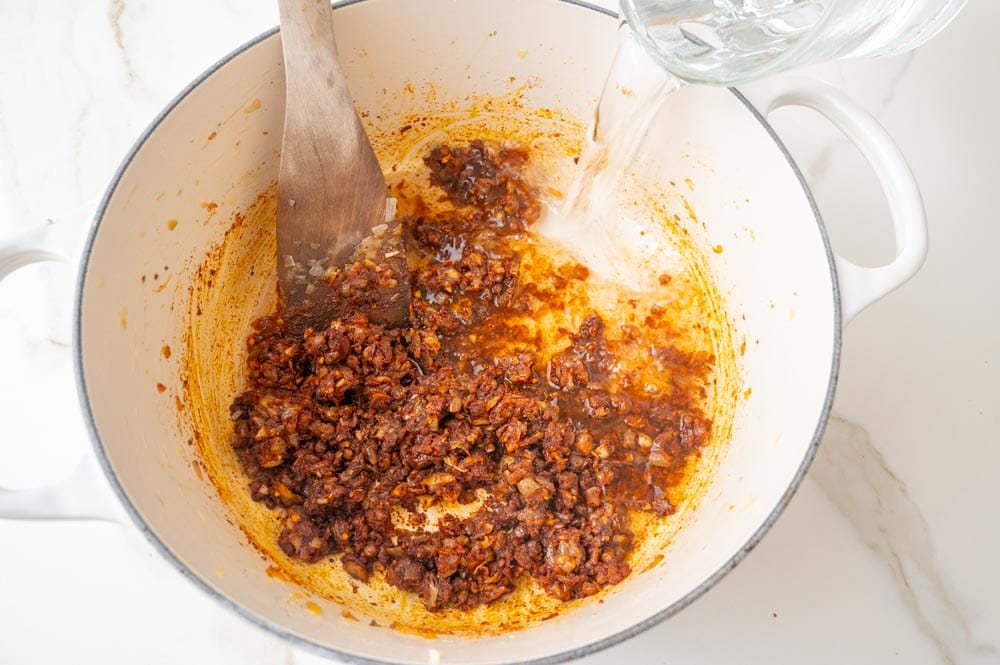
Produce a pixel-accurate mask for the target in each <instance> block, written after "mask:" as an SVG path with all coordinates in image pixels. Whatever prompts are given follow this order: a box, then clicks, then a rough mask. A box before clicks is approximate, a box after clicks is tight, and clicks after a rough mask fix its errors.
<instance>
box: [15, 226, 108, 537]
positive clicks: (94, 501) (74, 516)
mask: <svg viewBox="0 0 1000 665" xmlns="http://www.w3.org/2000/svg"><path fill="white" fill-rule="evenodd" d="M55 246H56V238H55V233H54V232H53V225H51V224H49V225H46V226H42V227H39V228H36V229H32V230H30V231H28V232H26V233H22V234H20V235H17V236H14V237H13V238H10V239H8V240H6V241H0V281H3V280H4V279H5V278H6V277H7V276H8V275H10V274H11V273H12V272H14V271H15V270H17V269H19V268H23V267H25V266H27V265H30V264H32V263H40V262H42V261H58V262H62V263H69V262H70V259H69V258H68V257H69V252H66V251H62V250H59V249H55ZM3 445H4V444H3V443H2V442H0V446H3ZM0 519H14V520H100V521H105V522H115V523H119V524H125V523H126V522H127V517H126V515H125V513H124V511H123V510H122V507H121V505H120V504H119V502H118V501H117V500H116V499H115V498H114V496H113V495H112V494H111V491H110V490H109V489H108V486H107V482H106V481H105V480H104V478H103V476H102V473H101V470H100V469H99V468H98V465H97V461H96V460H95V459H94V458H93V456H92V455H86V456H85V458H84V459H83V460H82V461H81V462H80V464H79V465H78V466H77V468H76V469H75V470H74V471H73V473H72V474H70V476H69V477H68V478H66V479H65V480H63V481H61V482H59V483H57V484H55V485H52V486H49V487H39V488H32V489H26V490H9V489H4V488H2V487H0Z"/></svg>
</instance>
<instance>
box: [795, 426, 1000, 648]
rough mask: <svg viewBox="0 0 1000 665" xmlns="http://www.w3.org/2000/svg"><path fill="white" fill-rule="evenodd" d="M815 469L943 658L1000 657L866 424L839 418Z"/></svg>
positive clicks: (814, 475)
mask: <svg viewBox="0 0 1000 665" xmlns="http://www.w3.org/2000/svg"><path fill="white" fill-rule="evenodd" d="M809 473H810V476H811V478H812V479H813V480H814V481H816V483H817V484H818V485H819V487H820V488H821V489H822V491H823V492H824V494H826V496H827V497H828V498H829V499H830V501H831V502H833V504H834V505H835V506H836V507H837V509H838V510H839V511H840V513H841V514H843V516H844V517H845V518H846V519H847V520H848V522H850V524H851V525H852V526H853V527H854V529H855V530H856V531H857V533H858V535H859V536H860V537H861V538H862V540H863V541H864V543H865V544H866V545H867V546H868V547H869V548H870V549H871V550H872V551H874V552H875V553H876V554H877V555H878V556H879V557H880V558H881V559H882V560H883V561H884V562H885V563H886V565H888V567H889V569H890V570H891V572H892V574H893V577H895V579H896V581H897V583H898V585H899V589H900V592H901V594H902V596H903V599H904V601H905V603H906V606H907V608H908V609H909V611H910V613H911V615H912V617H913V619H914V621H915V622H916V623H917V625H918V627H919V628H920V630H921V632H923V633H924V634H925V635H926V636H927V637H928V638H929V639H930V640H931V641H932V642H933V643H934V644H935V645H936V647H937V650H938V651H939V653H940V654H941V658H942V661H943V662H945V663H949V664H952V665H958V664H963V665H964V664H965V663H969V662H976V663H1000V652H998V650H997V647H996V645H995V644H991V643H985V642H978V641H977V640H976V639H975V637H974V636H973V635H972V632H971V630H970V628H969V622H968V619H967V617H966V616H965V614H964V612H963V610H962V608H961V607H960V605H959V604H958V602H957V600H956V598H955V597H954V594H953V593H952V591H951V590H950V589H949V588H948V586H947V583H946V582H945V580H944V579H943V577H942V572H941V570H940V569H939V567H938V564H937V561H936V557H935V554H934V546H933V544H932V541H931V537H930V533H929V531H928V527H927V520H926V519H925V518H924V516H923V514H922V513H921V511H920V508H919V506H917V504H916V503H915V502H914V501H913V499H912V498H911V497H910V495H909V492H908V491H907V488H906V484H905V483H904V482H903V481H902V480H901V479H900V478H898V477H897V476H896V475H895V474H894V473H893V472H892V470H891V469H890V468H889V467H888V466H887V465H886V461H885V459H884V458H883V457H882V455H881V453H879V451H878V450H877V449H876V448H875V446H874V445H873V444H872V441H871V437H870V436H869V434H868V432H867V431H866V430H865V429H864V428H862V427H860V426H859V425H856V424H854V423H852V422H850V421H848V420H845V419H844V418H841V417H838V416H834V417H832V418H831V419H830V422H829V424H828V426H827V430H826V434H825V436H824V438H823V445H822V446H821V447H820V450H819V453H818V454H817V456H816V460H815V461H814V462H813V465H812V468H811V469H810V472H809Z"/></svg>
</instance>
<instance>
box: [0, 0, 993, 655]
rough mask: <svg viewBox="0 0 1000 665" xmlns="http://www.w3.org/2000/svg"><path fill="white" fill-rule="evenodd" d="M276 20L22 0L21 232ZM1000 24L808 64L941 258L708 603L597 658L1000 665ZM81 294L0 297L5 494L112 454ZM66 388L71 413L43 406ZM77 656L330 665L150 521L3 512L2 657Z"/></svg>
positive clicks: (11, 144) (863, 219) (859, 331)
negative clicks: (82, 365) (170, 543)
mask: <svg viewBox="0 0 1000 665" xmlns="http://www.w3.org/2000/svg"><path fill="white" fill-rule="evenodd" d="M606 4H607V3H606ZM274 5H275V3H273V2H271V1H270V0H253V1H237V0H197V1H195V0H178V1H171V2H167V1H165V0H93V1H88V2H78V1H77V0H38V1H37V2H16V3H15V2H6V3H3V5H2V7H0V63H2V65H0V83H2V85H0V238H3V237H4V236H5V235H7V234H9V233H13V232H15V231H17V230H20V229H27V228H30V227H32V226H35V225H39V224H43V223H46V220H52V223H54V224H55V225H56V227H58V228H59V229H62V230H63V232H64V233H66V234H70V235H73V234H76V235H79V234H82V232H83V230H84V229H85V227H86V226H87V224H88V223H89V216H90V215H91V214H92V213H93V211H94V209H95V208H96V204H97V200H98V198H99V196H100V194H101V193H102V191H103V189H104V187H105V185H106V183H107V181H108V180H109V179H110V177H111V175H112V173H113V171H114V169H115V168H116V166H117V164H118V162H119V160H120V159H121V158H122V156H123V155H124V154H125V152H126V150H127V149H128V147H129V146H130V145H131V144H132V142H133V141H134V140H135V138H136V137H137V136H138V135H139V133H140V132H141V131H142V129H143V128H144V127H145V126H146V124H147V123H148V122H149V121H150V120H151V119H152V118H153V116H154V115H155V113H156V112H157V111H158V110H159V109H160V108H161V107H162V106H163V105H164V104H165V103H166V102H167V101H168V100H169V99H170V98H171V97H172V96H173V95H174V94H176V93H177V92H178V91H179V90H180V89H181V88H182V87H183V86H184V85H185V84H187V83H188V82H189V81H190V80H191V79H193V78H194V77H195V76H196V75H197V74H198V73H199V72H201V71H202V70H203V69H205V68H206V67H207V66H208V65H209V64H211V63H212V62H214V61H215V60H216V59H218V58H219V57H220V56H222V55H224V54H225V53H226V52H228V51H230V50H231V49H233V48H234V47H236V46H238V45H239V44H241V43H242V42H244V41H246V40H247V39H249V38H251V37H253V36H254V35H256V34H257V33H259V32H262V31H264V30H265V29H267V28H270V27H271V26H272V25H274V24H275V23H276V22H277V16H276V9H275V6H274ZM997 25H1000V4H998V3H996V2H991V1H990V0H972V1H971V2H970V3H969V6H968V7H967V9H966V10H965V12H964V13H963V14H962V15H961V16H959V18H958V19H957V20H956V21H955V23H954V24H953V25H952V26H951V27H949V28H948V29H947V30H946V31H945V32H944V33H943V34H942V35H940V36H939V37H938V38H937V39H935V40H933V41H932V42H930V43H929V44H927V45H926V46H924V47H922V48H921V49H919V50H918V51H917V52H915V53H912V54H910V55H907V56H903V57H899V58H894V59H887V60H881V61H870V62H854V63H848V64H839V65H828V66H824V67H820V68H815V69H813V70H812V71H810V72H809V73H810V74H812V75H816V76H820V77H823V78H826V79H828V80H830V81H832V82H833V83H835V84H836V85H839V86H840V87H842V88H844V89H845V90H847V91H848V92H849V93H850V94H851V95H853V96H854V97H855V98H856V99H857V100H858V101H859V102H861V103H862V105H864V106H865V107H866V108H868V109H869V110H870V111H872V112H873V113H874V114H875V115H876V116H877V117H878V118H879V119H880V120H881V121H882V123H883V124H884V125H885V126H886V127H887V128H888V130H889V131H890V133H891V134H892V135H893V136H894V137H895V139H896V140H897V141H898V142H899V144H900V146H901V147H902V149H903V152H904V153H905V154H906V156H907V157H908V159H909V161H910V164H911V166H912V168H913V170H914V172H915V174H916V176H917V179H918V180H919V182H920V185H921V187H922V191H923V194H924V198H925V202H926V206H927V212H928V217H929V220H930V227H931V250H930V256H929V258H928V261H927V264H926V266H925V267H924V269H923V271H922V272H921V273H920V275H918V276H917V278H915V279H914V280H913V281H912V282H910V283H909V284H907V285H906V286H905V287H903V288H902V289H900V290H899V291H897V292H896V293H894V294H892V295H891V296H889V297H888V298H887V299H886V300H884V301H882V302H880V303H879V304H878V305H877V306H875V307H872V308H871V309H870V310H869V311H867V312H865V313H864V314H862V315H861V316H860V317H859V318H858V319H857V320H856V321H855V322H854V323H853V324H852V325H851V327H850V329H849V331H848V334H847V338H846V344H845V354H844V360H843V367H842V374H841V381H840V387H839V391H838V394H837V400H836V404H835V412H836V416H835V418H834V419H833V421H832V422H831V424H830V427H829V428H828V432H827V436H826V440H825V441H824V444H823V446H822V448H821V450H820V453H819V456H818V458H817V459H816V462H815V463H814V464H813V467H812V469H811V471H810V473H809V476H808V478H807V480H806V482H805V483H804V484H803V486H802V488H801V489H800V490H799V492H798V494H797V495H796V496H795V498H794V500H793V501H792V503H791V506H790V507H789V509H788V510H787V512H786V513H785V514H784V516H783V517H782V518H781V519H780V520H779V522H778V524H777V526H776V527H775V528H774V529H773V531H771V533H770V534H769V535H768V536H767V537H766V538H765V539H764V541H763V543H762V544H761V545H760V546H759V547H758V548H757V549H755V550H754V551H753V552H752V553H751V554H750V556H749V557H748V558H747V559H746V561H745V562H744V563H742V564H741V565H740V566H739V567H738V568H737V569H736V570H735V571H734V572H733V573H732V574H730V575H729V576H728V577H727V578H726V579H725V580H723V581H722V582H721V583H720V584H719V585H718V586H717V587H716V588H715V589H713V590H712V591H711V592H709V593H708V594H707V595H706V596H705V597H703V598H702V599H700V600H699V601H697V602H696V603H695V604H694V605H693V606H691V607H690V608H688V609H686V610H685V611H683V612H682V613H680V614H679V615H678V616H676V617H675V618H673V619H671V620H669V621H667V622H665V623H664V624H662V625H660V626H659V627H656V628H654V629H652V630H650V631H648V632H646V633H645V634H643V635H641V636H639V637H637V638H634V639H632V640H630V641H628V642H626V643H625V644H623V645H620V646H618V647H615V648H612V649H610V650H608V651H605V652H603V653H600V654H597V655H595V656H592V657H590V658H588V659H587V661H586V662H589V663H594V664H597V663H609V664H610V663H618V662H641V663H670V664H675V663H676V664H680V663H685V664H696V663H706V664H707V663H732V662H738V663H745V664H750V663H767V664H768V665H782V664H785V663H787V664H789V665H792V664H794V665H798V664H800V663H811V664H817V665H818V664H822V663H830V664H837V665H839V664H841V663H887V662H898V663H907V664H908V665H909V664H913V665H917V664H922V663H962V664H964V663H973V664H978V663H1000V566H998V562H1000V513H998V509H997V504H996V492H997V489H996V488H997V487H998V485H1000V308H998V297H997V287H998V286H1000V261H998V260H997V259H996V256H997V253H998V250H1000V223H998V222H997V215H996V202H995V196H996V191H997V184H996V182H995V179H996V178H997V176H998V175H1000V156H998V155H1000V153H998V148H1000V123H998V122H997V118H998V116H1000V93H998V91H997V89H996V85H995V81H994V79H995V78H996V76H995V73H996V72H997V71H1000V51H998V50H997V49H996V43H995V42H996V40H995V26H997ZM773 120H774V124H775V125H776V127H777V129H778V131H779V133H780V134H781V135H782V136H783V137H784V138H785V139H786V140H787V142H788V144H789V146H790V148H791V150H792V152H793V154H794V155H795V156H796V157H797V159H798V160H799V162H800V164H801V165H802V166H803V169H804V171H805V172H806V175H807V178H808V179H809V181H810V183H811V184H812V186H813V189H814V192H815V195H816V198H817V200H818V202H819V205H820V208H821V210H822V211H823V214H824V217H825V219H826V220H827V223H828V225H829V227H830V232H831V235H832V237H833V240H834V243H835V244H836V245H837V246H838V248H840V249H841V250H843V251H844V252H845V253H846V254H847V255H848V256H849V257H852V258H855V259H856V260H859V261H862V262H865V261H867V262H878V261H880V260H884V259H886V258H887V256H888V255H889V253H890V252H891V247H892V244H891V236H890V225H889V224H888V222H887V219H886V214H887V208H886V204H885V202H884V201H883V200H882V198H881V194H880V192H879V190H878V187H877V185H876V183H875V180H874V178H873V176H872V175H871V174H870V172H869V171H868V170H867V167H865V166H864V165H863V162H862V159H861V157H860V156H859V155H858V154H856V153H855V152H854V150H853V149H852V148H851V147H850V146H849V145H848V144H847V143H846V142H845V141H844V140H842V139H840V138H839V137H838V136H837V134H836V133H835V132H834V130H833V129H831V128H829V127H828V126H827V125H825V124H824V123H822V122H820V121H819V120H817V119H816V118H814V117H813V116H811V115H810V114H809V113H807V112H804V111H797V110H790V111H782V112H779V113H778V114H777V115H776V116H775V117H774V118H773ZM72 278H73V275H71V274H70V273H69V271H68V270H67V269H65V268H61V267H58V266H36V267H30V268H27V269H25V270H22V271H19V272H18V273H16V274H15V275H13V276H12V277H11V278H10V279H8V280H7V281H5V282H4V283H3V284H2V285H0V367H2V368H3V370H2V371H0V395H2V400H0V404H2V408H0V412H2V414H3V421H4V434H3V436H2V437H0V451H2V458H0V459H2V460H3V462H2V463H0V486H4V487H27V486H31V485H35V484H39V483H44V482H50V481H52V480H55V479H58V478H59V477H63V476H65V475H67V474H68V473H69V472H70V470H71V469H72V468H73V466H74V465H75V463H76V461H77V460H78V459H79V456H80V455H82V454H87V453H88V444H87V442H86V435H85V432H84V429H83V425H82V422H81V419H80V416H79V415H78V413H77V408H76V398H75V395H74V387H73V383H72V378H71V376H72V370H71V367H70V352H69V348H68V346H69V342H70V332H69V302H70V290H71V286H72V285H71V282H72ZM17 377H21V380H22V385H21V386H20V387H18V389H16V390H15V389H13V388H12V385H11V382H12V379H14V378H17ZM24 377H30V380H29V381H27V382H24ZM43 394H48V398H47V401H48V402H49V403H53V402H54V403H55V405H56V408H57V409H60V410H61V411H62V412H64V413H65V416H62V417H57V418H52V417H50V416H47V415H45V414H46V413H47V410H44V409H43V408H42V406H41V402H42V400H41V398H42V395H43ZM69 660H72V662H75V663H77V664H79V665H85V664H89V663H94V664H97V663H100V664H101V665H114V664H116V663H122V664H125V663H128V664H131V663H135V662H142V663H147V664H149V665H152V664H154V663H164V664H166V663H170V664H174V663H178V662H193V663H209V662H210V663H216V664H225V663H233V664H234V665H236V664H240V665H248V664H257V663H259V664H261V665H279V664H289V663H296V664H302V663H320V662H326V661H321V659H319V658H317V657H316V656H312V655H309V654H305V653H303V652H300V651H298V650H296V649H293V648H291V647H289V646H287V645H285V644H284V643H282V642H281V641H280V640H278V639H277V638H274V637H272V636H271V635H269V634H268V633H265V632H263V631H261V630H259V629H257V628H255V627H253V626H251V625H249V624H247V623H245V622H244V621H243V620H242V619H240V618H238V617H237V616H235V615H233V614H231V613H229V612H228V611H227V610H224V609H222V608H221V607H219V606H217V605H216V604H215V603H214V602H213V601H211V600H210V599H208V598H207V597H205V596H204V595H203V594H202V593H201V592H200V591H198V590H197V589H195V588H194V587H193V586H191V585H190V584H189V583H187V582H186V581H184V580H183V579H182V578H181V576H180V575H179V574H177V573H176V572H175V571H174V570H173V569H171V568H170V567H169V566H168V565H167V564H166V563H164V562H163V561H162V560H161V559H160V558H159V556H158V555H157V554H156V553H155V552H153V551H152V549H151V548H150V546H149V545H148V544H147V543H146V542H145V541H144V540H142V539H141V538H140V537H138V536H137V534H136V533H135V532H133V531H132V530H127V529H122V528H120V527H117V526H113V525H108V524H101V523H75V524H66V523H27V522H12V521H2V520H0V662H2V663H12V664H13V663H17V664H21V663H55V662H65V661H69Z"/></svg>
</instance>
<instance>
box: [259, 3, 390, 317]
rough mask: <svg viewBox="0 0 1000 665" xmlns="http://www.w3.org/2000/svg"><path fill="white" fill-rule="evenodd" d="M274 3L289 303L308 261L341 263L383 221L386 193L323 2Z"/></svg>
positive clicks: (281, 266)
mask: <svg viewBox="0 0 1000 665" xmlns="http://www.w3.org/2000/svg"><path fill="white" fill-rule="evenodd" d="M278 8H279V12H280V16H281V40H282V50H283V52H284V59H285V93H286V109H285V128H284V135H283V138H282V155H281V167H280V175H279V178H278V183H279V184H278V220H279V229H278V275H279V279H280V282H281V286H282V291H283V292H284V296H285V298H286V300H288V301H290V302H292V303H294V302H301V300H302V298H303V294H302V293H301V291H303V290H304V289H305V288H306V285H305V284H304V282H303V278H302V272H303V271H308V270H309V268H310V264H313V265H315V262H320V263H322V265H324V266H326V267H334V266H339V265H342V264H343V263H344V262H345V261H346V260H347V259H348V258H349V257H350V255H351V253H352V252H353V251H354V250H355V249H356V248H357V246H358V243H359V242H360V241H361V240H362V239H363V238H364V237H366V236H367V235H368V234H369V232H370V230H371V228H372V227H373V226H375V225H377V224H381V223H382V222H383V221H384V216H385V198H386V194H387V191H386V185H385V180H384V178H383V176H382V170H381V168H380V167H379V164H378V159H377V158H376V157H375V153H374V151H372V148H371V144H370V143H369V142H368V137H367V135H366V134H365V130H364V127H363V126H362V124H361V120H360V118H358V115H357V111H356V110H355V108H354V102H353V101H352V99H351V94H350V91H349V90H348V88H347V82H346V81H345V80H344V74H343V71H342V70H341V67H340V61H339V59H338V55H337V46H336V41H335V39H334V31H333V10H332V8H331V7H330V3H329V2H328V0H279V2H278ZM290 257H294V258H295V260H296V261H295V265H291V264H292V262H291V261H289V258H290ZM296 271H297V275H296V274H295V273H296Z"/></svg>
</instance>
